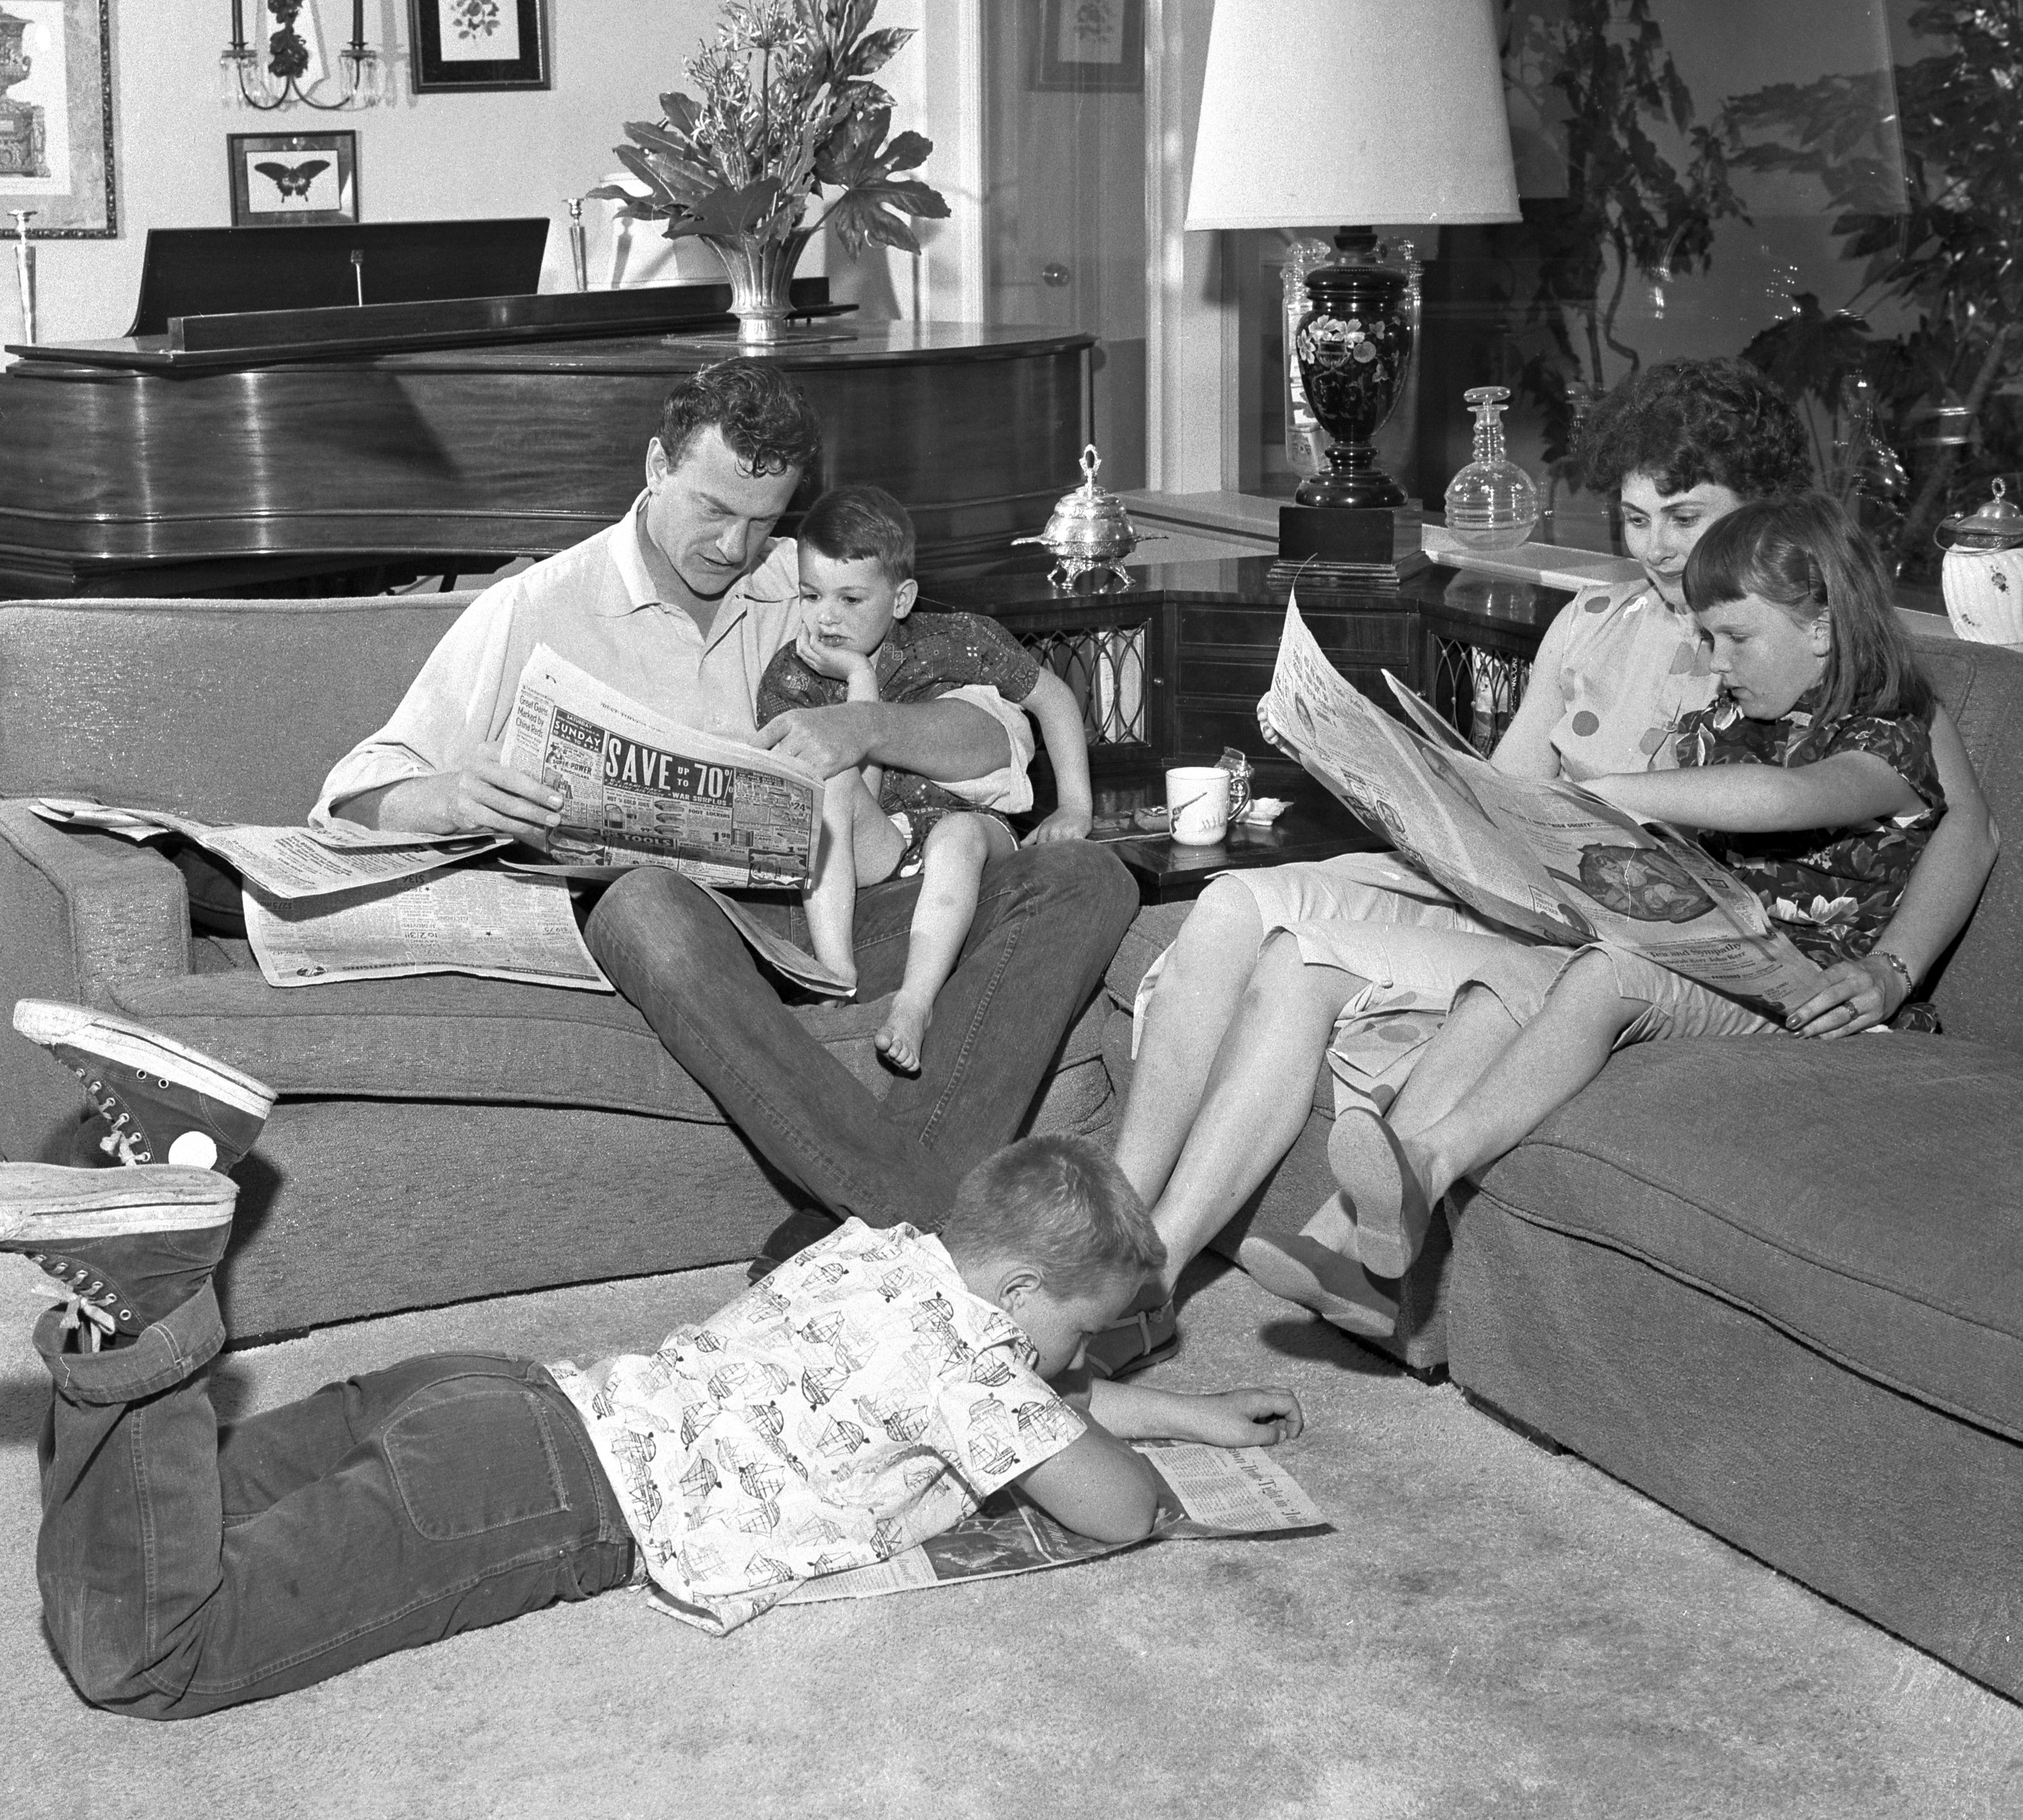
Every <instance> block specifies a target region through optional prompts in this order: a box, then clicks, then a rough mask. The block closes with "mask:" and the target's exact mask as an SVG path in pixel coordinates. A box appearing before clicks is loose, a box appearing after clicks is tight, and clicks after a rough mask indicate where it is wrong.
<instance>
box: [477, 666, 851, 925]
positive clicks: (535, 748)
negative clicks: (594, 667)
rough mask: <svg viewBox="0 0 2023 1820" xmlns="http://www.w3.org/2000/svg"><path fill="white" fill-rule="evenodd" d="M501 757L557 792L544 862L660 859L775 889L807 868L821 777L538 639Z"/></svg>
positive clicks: (612, 863)
mask: <svg viewBox="0 0 2023 1820" xmlns="http://www.w3.org/2000/svg"><path fill="white" fill-rule="evenodd" d="M504 758H505V762H507V764H509V765H512V766H517V767H518V769H521V770H522V771H525V772H529V773H532V775H533V776H535V777H539V778H540V780H542V781H543V783H545V784H547V785H548V786H549V787H550V788H551V789H554V790H559V791H561V792H562V795H563V797H564V799H565V801H564V803H563V806H562V824H561V825H560V826H559V827H558V828H556V829H555V831H554V834H553V835H551V837H550V839H549V843H548V845H549V850H550V851H551V853H553V854H554V857H555V860H556V862H557V863H556V864H555V865H554V866H553V867H552V868H547V869H550V870H553V871H557V872H567V873H569V874H571V875H574V876H578V877H600V878H601V877H609V876H613V875H616V873H617V872H624V871H626V870H628V869H629V868H631V867H634V866H642V865H646V866H671V867H672V868H675V870H676V871H678V872H686V874H687V875H689V876H690V877H691V878H693V879H697V880H698V881H700V882H701V883H705V884H711V885H727V886H736V887H738V888H741V889H751V888H760V889H764V888H767V887H771V888H775V889H779V890H797V889H798V888H799V886H802V885H804V884H805V883H807V880H808V877H809V875H810V872H811V871H812V869H813V866H814V853H815V851H816V845H817V842H818V839H819V836H820V833H821V799H822V780H821V778H820V777H817V776H816V775H815V773H814V772H813V771H811V770H810V769H808V767H807V766H805V765H801V764H797V763H796V762H794V761H793V760H792V759H790V758H776V757H774V755H773V754H772V753H770V752H768V751H763V750H762V749H761V748H759V747H756V746H748V745H740V744H736V743H734V742H733V741H731V740H719V739H716V738H715V737H713V736H711V735H710V734H708V733H701V732H698V731H697V729H694V728H693V727H685V726H682V725H679V724H678V723H677V722H674V721H671V720H669V719H667V718H664V716H662V715H659V714H654V713H653V712H652V711H650V710H649V709H646V708H645V707H641V706H640V704H638V703H637V702H635V701H634V700H631V699H630V698H629V697H628V696H626V695H624V693H621V692H620V691H619V690H618V689H614V688H613V687H612V686H611V685H609V684H608V683H605V682H599V681H598V679H597V678H595V677H594V676H592V675H591V674H590V673H589V672H588V671H585V670H583V669H580V668H579V667H577V666H576V665H575V664H573V663H570V662H569V660H568V659H567V658H565V657H562V656H558V655H557V654H556V653H555V652H554V651H552V650H551V649H549V648H548V647H547V645H536V646H535V647H534V650H533V654H532V656H529V658H528V660H527V663H526V667H525V668H524V669H523V670H522V671H521V673H520V686H519V691H518V693H517V694H516V695H515V696H514V700H513V717H512V720H511V722H510V725H509V727H508V730H507V736H506V747H505V752H504Z"/></svg>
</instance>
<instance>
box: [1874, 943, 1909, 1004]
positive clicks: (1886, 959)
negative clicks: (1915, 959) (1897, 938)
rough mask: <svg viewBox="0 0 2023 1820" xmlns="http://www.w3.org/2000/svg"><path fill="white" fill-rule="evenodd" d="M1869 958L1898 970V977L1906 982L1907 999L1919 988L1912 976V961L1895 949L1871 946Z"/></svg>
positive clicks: (1905, 993) (1905, 992)
mask: <svg viewBox="0 0 2023 1820" xmlns="http://www.w3.org/2000/svg"><path fill="white" fill-rule="evenodd" d="M1868 958H1869V959H1871V960H1879V961H1881V962H1882V963H1883V965H1884V966H1885V967H1893V968H1894V969H1895V970H1896V973H1897V978H1899V979H1900V980H1901V981H1903V982H1904V997H1905V999H1907V1000H1908V998H1909V997H1910V996H1911V994H1912V993H1913V992H1915V991H1916V990H1917V989H1918V982H1917V981H1915V979H1913V978H1911V963H1909V962H1908V961H1907V960H1905V959H1904V957H1903V956H1901V955H1900V954H1898V953H1897V952H1896V951H1895V950H1894V949H1893V948H1871V949H1870V950H1869V951H1868Z"/></svg>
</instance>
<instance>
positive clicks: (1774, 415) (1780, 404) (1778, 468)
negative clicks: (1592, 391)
mask: <svg viewBox="0 0 2023 1820" xmlns="http://www.w3.org/2000/svg"><path fill="white" fill-rule="evenodd" d="M1579 454H1580V462H1581V471H1582V474H1583V475H1584V476H1585V477H1586V481H1587V484H1588V485H1589V486H1590V487H1592V488H1594V489H1595V491H1596V492H1603V493H1615V492H1621V491H1622V483H1623V482H1624V481H1626V480H1627V479H1628V478H1629V477H1630V475H1632V474H1648V475H1649V476H1650V477H1651V479H1652V481H1653V482H1655V484H1656V486H1657V488H1658V491H1659V492H1660V493H1685V492H1691V491H1692V489H1693V488H1695V487H1697V486H1698V485H1699V484H1700V482H1701V481H1713V482H1714V484H1716V485H1717V486H1721V487H1725V488H1728V490H1729V492H1731V493H1733V494H1735V495H1736V496H1737V497H1738V498H1739V499H1776V498H1777V497H1779V496H1780V495H1783V494H1786V493H1802V492H1805V490H1806V489H1807V488H1809V487H1810V486H1811V485H1812V484H1813V464H1812V459H1811V456H1810V455H1809V452H1808V450H1807V447H1806V441H1805V429H1804V426H1802V425H1801V424H1800V423H1799V422H1798V417H1797V415H1795V414H1794V412H1793V411H1792V409H1791V406H1790V404H1787V402H1786V400H1785V397H1784V394H1783V393H1781V392H1780V391H1779V390H1778V389H1777V388H1776V386H1773V385H1772V384H1771V383H1770V382H1769V380H1768V379H1767V378H1765V377H1764V376H1763V375H1762V374H1761V373H1760V372H1759V371H1758V370H1757V369H1756V368H1755V367H1752V366H1750V364H1748V363H1747V361H1743V360H1664V361H1661V362H1659V364H1658V365H1656V366H1655V367H1651V368H1649V369H1648V371H1644V372H1642V373H1640V374H1639V375H1637V377H1636V378H1633V379H1632V380H1630V382H1628V383H1627V384H1626V385H1623V386H1618V387H1617V388H1616V389H1615V390H1614V391H1613V392H1611V393H1609V395H1608V397H1606V398H1604V400H1602V401H1601V402H1600V404H1597V406H1596V407H1594V410H1593V412H1592V413H1591V414H1590V416H1589V418H1588V420H1587V423H1586V428H1585V429H1584V431H1583V433H1582V437H1581V441H1580V449H1579Z"/></svg>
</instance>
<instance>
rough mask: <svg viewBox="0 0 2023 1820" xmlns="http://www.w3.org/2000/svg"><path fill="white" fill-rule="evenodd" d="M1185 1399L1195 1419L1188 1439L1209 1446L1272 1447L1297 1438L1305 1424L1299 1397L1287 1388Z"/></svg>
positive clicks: (1225, 1392)
mask: <svg viewBox="0 0 2023 1820" xmlns="http://www.w3.org/2000/svg"><path fill="white" fill-rule="evenodd" d="M1187 1401H1188V1402H1189V1403H1190V1404H1191V1405H1193V1409H1192V1410H1191V1412H1190V1413H1191V1415H1192V1416H1193V1419H1194V1420H1193V1433H1192V1434H1191V1436H1190V1437H1189V1438H1191V1439H1193V1440H1195V1441H1205V1442H1208V1443H1209V1445H1211V1446H1215V1447H1275V1446H1276V1445H1278V1444H1279V1442H1281V1441H1291V1440H1294V1439H1296V1438H1297V1437H1298V1435H1299V1433H1300V1431H1301V1429H1303V1428H1304V1427H1306V1425H1307V1419H1306V1416H1305V1413H1304V1412H1303V1411H1302V1410H1301V1408H1300V1399H1299V1398H1297V1397H1296V1396H1294V1395H1293V1393H1292V1392H1291V1391H1282V1390H1278V1389H1266V1390H1250V1391H1220V1392H1218V1393H1216V1394H1213V1395H1211V1396H1197V1397H1190V1398H1188V1399H1187Z"/></svg>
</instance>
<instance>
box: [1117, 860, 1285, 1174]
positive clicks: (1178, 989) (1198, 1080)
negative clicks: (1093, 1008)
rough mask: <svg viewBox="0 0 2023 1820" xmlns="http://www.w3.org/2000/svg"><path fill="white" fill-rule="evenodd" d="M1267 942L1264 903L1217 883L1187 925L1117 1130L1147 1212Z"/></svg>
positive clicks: (1123, 1160)
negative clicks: (1261, 912) (1261, 906)
mask: <svg viewBox="0 0 2023 1820" xmlns="http://www.w3.org/2000/svg"><path fill="white" fill-rule="evenodd" d="M1263 943H1264V919H1263V918H1262V917H1261V916H1260V915H1259V914H1258V910H1257V899H1256V898H1255V897H1252V896H1251V894H1250V893H1249V891H1248V890H1246V889H1245V888H1244V887H1243V886H1242V885H1240V884H1239V883H1237V882H1236V880H1235V879H1216V880H1215V881H1214V882H1213V883H1211V884H1210V885H1209V887H1208V889H1207V890H1205V891H1204V892H1202V894H1201V898H1200V901H1198V903H1196V905H1194V909H1193V911H1192V912H1191V914H1190V915H1189V916H1188V918H1187V921H1186V922H1185V923H1183V924H1182V925H1181V926H1180V934H1179V936H1178V937H1176V939H1175V941H1174V942H1173V946H1172V952H1170V953H1169V954H1168V955H1167V956H1166V967H1165V972H1164V973H1163V974H1161V976H1160V979H1159V983H1158V986H1157V987H1156V988H1154V991H1153V993H1152V997H1151V1002H1150V1003H1148V1004H1147V1006H1146V1007H1145V1022H1144V1030H1143V1035H1142V1037H1141V1040H1140V1043H1139V1045H1138V1060H1137V1062H1136V1065H1135V1066H1134V1067H1133V1069H1132V1074H1131V1088H1130V1091H1129V1094H1128V1095H1126V1096H1125V1102H1124V1117H1123V1120H1122V1123H1121V1125H1120V1127H1118V1138H1117V1166H1118V1168H1120V1169H1121V1170H1122V1171H1124V1175H1125V1180H1126V1181H1128V1182H1129V1183H1130V1184H1131V1186H1132V1187H1133V1188H1135V1189H1136V1190H1138V1192H1139V1193H1140V1195H1141V1196H1143V1198H1144V1200H1145V1201H1146V1202H1147V1204H1148V1205H1154V1204H1157V1203H1158V1200H1159V1197H1161V1195H1162V1194H1163V1193H1165V1188H1166V1181H1167V1178H1168V1177H1169V1176H1170V1175H1172V1171H1173V1165H1174V1164H1176V1162H1178V1161H1179V1160H1180V1152H1181V1149H1183V1146H1185V1145H1186V1143H1187V1134H1188V1133H1189V1132H1190V1131H1192V1130H1193V1129H1194V1115H1195V1114H1196V1113H1197V1112H1198V1111H1199V1109H1200V1107H1201V1103H1202V1089H1203V1088H1204V1087H1206V1086H1207V1084H1208V1077H1209V1070H1210V1069H1212V1068H1213V1066H1214V1065H1215V1058H1216V1051H1217V1050H1219V1049H1220V1047H1222V1040H1223V1036H1224V1033H1225V1032H1227V1030H1228V1029H1229V1026H1230V1022H1231V1019H1233V1018H1235V1015H1236V1008H1237V1007H1238V1005H1239V1004H1240V1003H1242V999H1243V995H1244V992H1245V991H1246V989H1247V988H1248V987H1249V984H1250V976H1251V972H1252V970H1253V968H1254V967H1256V966H1257V956H1258V950H1259V949H1260V947H1261V946H1262V945H1263Z"/></svg>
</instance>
